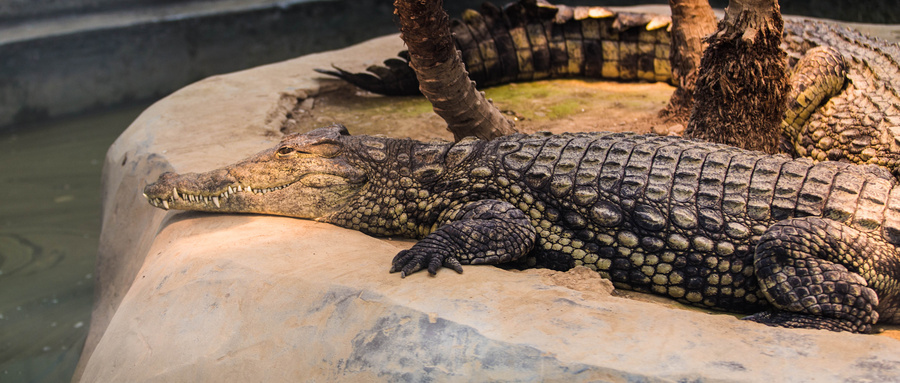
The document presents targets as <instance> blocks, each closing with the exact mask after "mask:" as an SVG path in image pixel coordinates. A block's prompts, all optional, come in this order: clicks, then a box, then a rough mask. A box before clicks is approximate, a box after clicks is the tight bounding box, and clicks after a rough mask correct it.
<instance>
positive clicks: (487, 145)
mask: <svg viewBox="0 0 900 383" xmlns="http://www.w3.org/2000/svg"><path fill="white" fill-rule="evenodd" d="M871 168H872V167H870V166H857V165H851V164H847V163H838V162H823V163H819V164H813V163H812V161H810V160H808V159H800V160H791V159H790V158H788V157H786V156H769V155H765V154H761V153H758V152H751V151H745V150H741V149H736V148H733V147H728V146H724V145H718V144H711V143H703V142H696V141H689V140H683V139H679V138H675V137H664V136H653V135H646V136H641V135H634V134H624V133H583V134H564V135H557V136H552V135H533V136H524V135H514V136H508V137H503V138H500V139H496V140H493V141H481V140H475V139H466V140H463V141H460V142H458V143H455V144H454V143H447V142H433V143H422V142H418V141H413V140H400V139H392V138H385V137H369V136H350V135H349V134H348V133H347V131H346V129H345V128H344V127H343V126H332V127H327V128H321V129H317V130H314V131H312V132H310V133H307V134H293V135H289V136H286V137H285V138H284V139H283V140H282V142H281V143H280V144H279V145H278V146H277V147H275V148H272V149H270V150H266V151H263V152H261V153H259V154H257V155H255V156H253V157H251V158H249V159H247V160H244V161H241V162H238V163H236V164H234V165H231V166H227V167H224V168H222V169H219V170H215V171H211V172H208V173H202V174H196V173H190V174H184V175H177V174H173V173H166V174H163V175H162V176H160V178H159V180H158V181H157V182H155V183H153V184H151V185H149V186H147V187H146V188H145V195H146V196H147V198H148V200H149V201H150V203H151V204H153V205H154V206H157V207H161V208H166V209H182V210H202V211H211V212H244V213H264V214H277V215H286V216H293V217H300V218H308V219H316V220H319V221H323V222H330V223H334V224H337V225H340V226H344V227H347V228H352V229H356V230H360V231H363V232H365V233H368V234H372V235H378V236H403V237H411V238H421V241H419V242H418V243H416V244H415V245H414V246H413V247H412V248H411V249H410V250H405V251H402V252H400V253H399V254H398V255H397V257H396V258H395V259H394V261H393V266H392V268H391V271H393V272H400V273H401V275H402V276H406V275H408V274H410V273H413V272H416V271H418V270H421V269H427V270H428V271H429V272H430V273H432V274H434V273H435V272H436V271H437V270H438V269H439V268H440V267H442V266H443V267H449V268H451V269H454V270H456V271H458V272H461V271H462V267H461V265H462V264H485V263H486V264H500V263H511V264H514V265H517V266H523V267H532V266H534V267H547V268H552V269H556V270H567V269H569V268H572V267H574V266H578V265H584V266H587V267H589V268H591V269H594V270H596V271H598V272H599V273H600V274H601V275H602V276H603V277H606V278H609V279H611V280H612V281H613V283H614V284H615V285H616V286H617V287H618V288H624V289H632V290H637V291H643V292H651V293H657V294H661V295H666V296H669V297H672V298H675V299H678V300H679V301H682V302H685V303H688V304H692V305H697V306H702V307H708V308H714V309H720V310H728V311H734V312H740V313H756V314H754V315H751V316H750V317H749V319H751V320H755V321H758V322H762V323H766V324H770V325H779V326H785V327H808V328H821V329H830V330H845V331H856V332H869V331H871V330H872V325H873V324H875V323H876V322H879V321H880V322H883V323H900V280H898V278H900V254H898V250H897V247H896V246H897V245H898V244H900V187H896V186H895V184H894V180H893V179H892V178H889V177H887V178H886V177H883V176H879V175H878V174H876V173H877V172H876V173H873V172H870V171H869V170H870V169H871Z"/></svg>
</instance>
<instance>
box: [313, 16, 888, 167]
mask: <svg viewBox="0 0 900 383" xmlns="http://www.w3.org/2000/svg"><path fill="white" fill-rule="evenodd" d="M670 26H671V18H669V17H668V16H662V15H654V14H646V13H631V12H614V11H612V10H609V9H607V8H603V7H585V6H578V7H568V6H565V5H551V4H548V3H546V2H544V1H542V0H520V1H518V2H515V3H510V4H507V5H506V6H504V7H503V8H502V9H501V8H498V7H497V6H495V5H492V4H490V3H485V4H484V5H483V7H482V9H481V11H480V12H477V11H474V10H469V11H466V12H465V13H463V15H462V18H461V19H457V20H454V21H453V22H452V24H451V29H452V31H453V36H454V38H455V42H456V45H457V47H458V48H459V51H460V52H461V54H462V57H463V61H464V62H465V63H466V67H467V70H468V72H469V76H470V78H471V79H472V80H473V81H475V82H476V83H477V84H478V86H479V87H490V86H495V85H500V84H505V83H509V82H513V81H532V80H541V79H553V78H565V77H584V78H596V79H611V80H625V81H629V80H636V81H658V82H668V83H670V84H671V83H673V79H672V71H671V65H670V63H669V55H670V43H671V40H670V36H669V30H670ZM783 49H784V50H785V52H786V53H787V54H788V59H789V65H790V66H791V67H792V68H793V73H792V75H791V84H792V88H793V91H792V92H791V94H790V95H789V103H788V104H789V105H788V110H787V112H786V113H785V116H784V120H783V122H782V131H783V132H784V138H785V141H786V142H785V144H784V145H783V149H784V150H785V151H786V152H787V153H789V154H792V155H796V156H803V157H809V158H812V159H814V160H816V161H824V160H832V161H850V162H854V163H860V164H875V165H880V166H884V167H886V168H888V169H890V170H891V172H892V173H893V174H894V176H895V177H900V141H898V138H900V46H898V45H897V44H896V43H889V42H887V41H884V40H882V39H878V38H873V37H871V36H868V35H865V34H862V33H860V32H858V31H855V30H852V29H849V28H846V27H840V26H837V25H834V24H831V23H827V22H821V21H813V20H808V19H802V18H793V17H792V18H786V19H785V20H784V44H783ZM407 62H408V56H407V55H406V54H403V53H401V59H389V60H387V61H386V62H385V66H371V67H369V68H368V70H369V72H371V73H350V72H347V71H344V70H341V69H339V68H335V70H319V71H320V72H322V73H326V74H330V75H334V76H337V77H340V78H343V79H345V80H347V81H349V82H351V83H353V84H355V85H357V86H359V87H361V88H364V89H367V90H370V91H373V92H376V93H382V94H387V95H401V94H417V93H418V82H417V80H416V77H415V73H414V72H413V71H412V69H410V68H409V66H408V65H407Z"/></svg>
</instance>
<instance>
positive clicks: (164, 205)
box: [162, 200, 169, 210]
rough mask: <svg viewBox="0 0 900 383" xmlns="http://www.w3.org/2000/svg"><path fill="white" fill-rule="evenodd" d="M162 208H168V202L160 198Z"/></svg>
mask: <svg viewBox="0 0 900 383" xmlns="http://www.w3.org/2000/svg"><path fill="white" fill-rule="evenodd" d="M162 205H163V209H166V210H169V202H168V201H166V200H162Z"/></svg>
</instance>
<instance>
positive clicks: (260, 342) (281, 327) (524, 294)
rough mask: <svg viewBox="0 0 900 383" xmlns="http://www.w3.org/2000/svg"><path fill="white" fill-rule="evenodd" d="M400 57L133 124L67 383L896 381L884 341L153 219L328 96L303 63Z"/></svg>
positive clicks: (361, 238)
mask: <svg viewBox="0 0 900 383" xmlns="http://www.w3.org/2000/svg"><path fill="white" fill-rule="evenodd" d="M401 48H402V46H401V43H400V41H399V39H398V38H397V36H389V37H385V38H380V39H376V40H373V41H370V42H367V43H365V44H362V45H359V46H355V47H351V48H348V49H345V50H342V51H336V52H331V53H327V54H317V55H310V56H305V57H302V58H299V59H296V60H291V61H287V62H283V63H279V64H274V65H269V66H264V67H259V68H256V69H253V70H249V71H244V72H239V73H235V74H231V75H226V76H218V77H213V78H210V79H207V80H204V81H201V82H199V83H197V84H194V85H192V86H189V87H187V88H184V89H182V90H181V91H179V92H176V93H175V94H173V95H172V96H170V97H168V98H166V99H164V100H162V101H160V102H159V103H157V104H156V105H154V106H152V107H151V108H149V109H148V110H147V111H146V112H145V113H144V114H143V115H142V116H141V117H140V118H138V120H137V121H135V123H134V124H133V125H132V126H131V127H130V128H129V129H128V130H127V131H126V132H125V133H124V134H123V135H122V136H121V137H120V138H119V139H118V140H117V141H116V142H115V143H114V145H113V146H112V147H111V148H110V150H109V153H108V155H107V158H106V163H105V171H104V178H103V182H104V193H105V198H104V205H103V213H104V216H103V233H102V235H101V248H100V254H99V256H100V258H99V260H98V273H97V276H98V293H97V301H96V303H95V311H94V317H93V321H92V324H91V332H90V335H89V338H88V340H87V345H86V347H85V352H84V354H83V356H82V360H81V363H80V364H79V370H78V372H77V373H76V378H75V380H76V381H77V380H80V381H85V382H98V381H160V382H170V381H197V382H199V381H301V380H302V381H563V380H566V381H614V382H618V381H622V382H624V381H629V382H630V381H647V382H656V381H767V380H768V381H810V380H816V381H892V380H893V381H898V380H900V341H897V340H895V339H891V338H888V337H881V336H868V335H852V334H842V333H831V332H826V331H813V330H788V329H780V328H770V327H766V326H763V325H759V324H755V323H749V322H744V321H740V320H738V319H737V318H735V317H734V316H731V315H727V314H712V315H711V314H709V313H704V312H699V311H696V310H681V309H673V308H671V307H669V306H668V305H662V304H654V303H649V302H643V301H635V300H630V299H624V298H620V297H615V296H612V295H610V294H609V293H608V291H606V290H605V289H606V286H608V285H607V284H606V283H605V282H603V281H599V280H598V279H596V276H595V275H591V274H590V273H588V274H583V273H582V272H581V271H580V270H575V271H572V272H569V273H555V272H549V271H546V270H543V271H540V270H538V271H526V272H516V271H506V270H502V269H499V268H494V267H475V266H473V267H466V269H465V273H463V274H461V275H458V274H456V273H452V272H447V271H444V272H440V273H439V274H438V275H437V277H430V276H428V275H426V274H424V273H418V274H414V275H412V276H410V277H408V278H406V279H400V278H399V276H398V275H396V274H389V273H388V272H387V270H388V268H389V264H390V260H391V258H392V257H393V256H394V254H396V252H397V251H399V250H400V249H402V248H406V247H408V246H409V245H410V242H408V241H390V240H385V239H378V238H373V237H369V236H366V235H364V234H361V233H358V232H354V231H349V230H345V229H341V228H338V227H334V226H331V225H327V224H321V223H316V222H311V221H304V220H298V219H291V218H283V217H270V216H259V215H237V214H234V215H212V214H202V213H185V212H164V211H162V210H158V209H154V208H152V207H150V206H149V205H148V204H147V203H146V202H145V201H144V200H143V198H142V197H140V192H141V189H142V188H143V186H144V185H145V184H146V183H147V182H151V181H152V180H155V178H156V176H157V175H158V174H160V173H161V172H163V171H166V170H176V171H179V172H188V171H206V170H210V169H213V168H216V167H219V166H222V165H224V164H228V163H231V162H234V161H236V160H238V159H240V158H243V157H246V156H248V155H250V154H252V153H254V152H257V151H259V150H262V149H265V148H267V147H270V146H272V145H274V144H275V142H277V140H278V138H279V136H280V133H279V130H278V128H279V127H280V124H281V122H283V120H284V118H285V117H284V116H285V115H286V111H288V110H290V108H291V107H292V106H293V105H294V104H293V103H295V102H296V101H297V100H298V99H300V98H304V97H307V96H311V95H315V94H316V93H317V92H319V91H320V86H321V83H320V81H319V79H318V78H317V76H316V75H315V74H314V73H313V72H312V68H316V67H327V66H328V65H330V64H332V63H335V64H337V65H339V66H343V67H353V66H354V65H355V66H360V65H364V64H365V63H364V61H365V59H359V58H378V59H380V58H383V57H384V56H385V54H386V53H385V52H390V54H392V53H393V52H396V51H398V50H400V49H401ZM378 59H376V60H378ZM376 60H370V61H376ZM349 128H350V131H351V132H352V131H353V127H352V126H351V127H349ZM565 281H568V282H565Z"/></svg>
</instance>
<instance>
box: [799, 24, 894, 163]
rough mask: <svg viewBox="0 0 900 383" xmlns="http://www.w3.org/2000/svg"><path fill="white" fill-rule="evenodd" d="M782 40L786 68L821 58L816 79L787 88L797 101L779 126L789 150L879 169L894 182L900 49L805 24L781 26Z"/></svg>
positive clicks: (832, 27) (858, 35)
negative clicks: (888, 173) (788, 64)
mask: <svg viewBox="0 0 900 383" xmlns="http://www.w3.org/2000/svg"><path fill="white" fill-rule="evenodd" d="M784 34H785V36H784V37H785V38H784V44H785V45H784V48H785V51H786V52H787V54H788V58H789V60H790V61H792V62H791V64H794V62H795V61H800V59H801V58H802V57H804V56H813V58H815V56H821V57H820V58H819V63H818V64H819V65H818V68H817V67H816V66H813V69H818V70H820V72H821V73H820V72H813V73H812V74H811V75H809V76H808V77H809V78H810V79H811V80H810V81H806V82H802V81H800V82H797V81H795V84H794V86H795V87H798V88H800V89H798V91H797V93H799V94H800V96H802V97H795V98H794V100H793V103H794V104H793V106H792V107H796V108H795V109H797V110H798V111H801V112H798V113H796V114H797V117H799V118H793V119H786V121H785V123H784V125H783V127H784V128H785V133H786V134H787V136H788V139H789V140H790V141H791V146H792V149H793V151H794V152H795V153H796V154H797V155H800V156H804V157H811V158H813V159H815V160H819V161H824V160H832V161H850V162H854V163H859V164H875V165H880V166H884V167H887V168H889V169H891V171H892V172H893V174H894V175H895V176H900V45H898V44H896V43H891V42H887V41H885V40H882V39H879V38H875V37H871V36H867V35H865V34H862V33H860V32H858V31H855V30H852V29H848V28H846V27H841V26H837V25H833V24H830V23H822V22H810V21H808V20H798V21H794V20H786V22H785V25H784ZM815 47H822V48H819V49H816V50H814V49H812V48H815ZM825 47H827V48H825ZM823 49H825V50H823ZM839 56H840V57H839ZM820 68H821V69H820ZM798 71H801V72H802V65H801V68H798V69H797V70H795V72H798ZM823 71H824V72H823ZM829 72H837V73H829ZM823 73H824V74H823ZM842 73H843V74H846V79H845V81H844V82H843V83H840V82H839V81H840V80H841V78H840V77H841V74H842ZM826 74H827V75H826ZM817 93H823V94H822V95H820V96H822V97H814V96H816V95H817ZM807 103H808V104H811V105H805V104H807ZM801 108H802V109H801ZM788 117H794V116H788Z"/></svg>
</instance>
